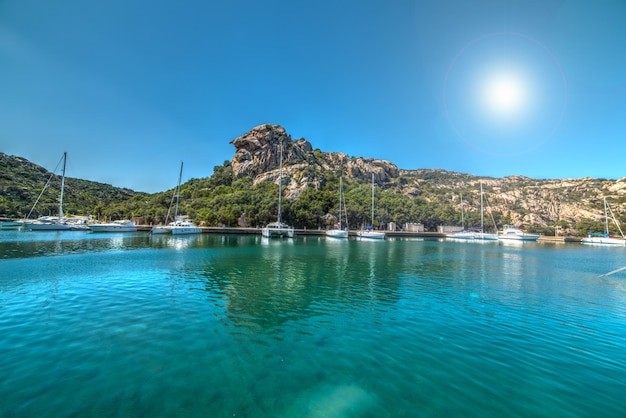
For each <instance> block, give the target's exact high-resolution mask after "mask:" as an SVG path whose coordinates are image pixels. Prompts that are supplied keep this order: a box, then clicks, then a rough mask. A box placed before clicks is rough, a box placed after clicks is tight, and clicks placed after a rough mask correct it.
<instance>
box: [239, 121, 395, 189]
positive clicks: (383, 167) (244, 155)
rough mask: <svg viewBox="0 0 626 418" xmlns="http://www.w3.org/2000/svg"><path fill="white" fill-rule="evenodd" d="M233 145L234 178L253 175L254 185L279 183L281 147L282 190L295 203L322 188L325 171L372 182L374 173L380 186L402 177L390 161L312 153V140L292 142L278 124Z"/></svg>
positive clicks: (248, 133)
mask: <svg viewBox="0 0 626 418" xmlns="http://www.w3.org/2000/svg"><path fill="white" fill-rule="evenodd" d="M230 143H231V144H233V145H234V146H235V148H236V151H235V155H234V156H233V160H232V162H231V166H232V170H233V173H234V175H235V176H236V177H243V176H251V177H253V178H254V183H255V184H256V183H259V182H263V181H273V182H276V183H278V179H279V170H280V154H281V148H282V160H283V187H284V188H285V189H286V192H285V193H286V198H287V199H290V200H295V199H296V198H297V197H298V196H299V195H300V193H302V192H303V191H304V190H305V189H306V188H307V187H314V188H316V189H319V188H320V187H321V186H322V183H323V176H322V175H321V174H322V172H323V171H324V170H326V171H334V172H339V171H340V170H342V169H343V173H344V175H347V176H348V177H351V178H355V179H360V180H366V179H369V180H371V176H372V174H373V175H374V181H375V182H376V183H377V184H379V185H384V184H388V183H389V182H391V181H392V180H393V179H395V178H397V177H398V176H399V175H400V174H399V170H398V167H396V166H395V165H394V164H391V163H390V162H388V161H384V160H376V159H373V158H354V157H349V156H348V155H347V154H343V153H339V152H331V153H323V152H321V151H319V150H313V147H312V146H311V144H310V143H309V141H307V140H306V139H304V138H301V139H298V140H292V139H291V135H289V134H287V133H286V132H285V128H283V127H282V126H279V125H271V124H265V125H259V126H257V127H255V128H253V129H252V130H251V131H249V132H247V133H245V134H243V135H242V136H240V137H238V138H235V139H233V140H232V141H231V142H230ZM369 180H368V181H369Z"/></svg>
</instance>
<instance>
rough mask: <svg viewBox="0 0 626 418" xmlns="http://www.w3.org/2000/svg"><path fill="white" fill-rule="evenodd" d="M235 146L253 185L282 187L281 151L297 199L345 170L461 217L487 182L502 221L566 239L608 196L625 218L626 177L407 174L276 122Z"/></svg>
mask: <svg viewBox="0 0 626 418" xmlns="http://www.w3.org/2000/svg"><path fill="white" fill-rule="evenodd" d="M231 143H232V144H233V145H234V146H235V148H236V151H235V155H234V157H233V159H232V170H233V173H234V175H235V176H236V177H244V176H247V177H251V178H252V179H253V183H254V184H257V183H261V182H266V181H272V182H275V183H278V178H279V159H280V150H281V148H282V152H283V188H284V189H285V197H286V198H287V199H289V200H291V201H295V200H297V198H298V196H300V195H301V194H302V193H303V192H304V191H305V190H307V189H309V188H313V189H317V190H320V189H322V188H323V186H324V179H325V178H326V176H325V175H324V173H325V172H327V171H332V172H335V173H339V172H340V171H341V172H342V173H343V175H344V176H345V177H347V178H349V179H353V180H355V181H357V182H360V183H367V182H369V181H371V176H372V174H373V175H374V179H375V180H374V181H375V183H376V185H377V186H378V187H380V188H381V189H382V190H393V191H395V192H397V193H399V194H401V195H403V196H405V197H408V198H414V197H417V196H420V197H421V198H424V199H426V201H428V202H431V203H433V204H440V205H451V206H452V207H453V208H454V209H455V210H457V211H458V212H460V211H461V196H462V198H463V207H464V210H465V211H466V212H469V213H472V212H474V213H476V212H478V211H479V207H480V184H481V183H482V184H483V188H484V190H485V196H486V200H487V202H488V204H489V208H490V209H491V210H492V211H493V212H494V213H497V214H498V215H499V217H500V218H501V219H506V220H507V221H508V222H511V223H514V224H518V225H526V226H528V225H537V226H540V227H543V228H552V227H554V226H556V225H561V227H562V228H563V232H565V233H574V232H575V231H573V230H571V227H573V225H574V224H575V223H577V222H579V221H581V220H583V219H590V220H595V221H602V220H603V216H604V213H603V198H604V197H606V198H607V201H608V202H609V205H610V208H611V209H612V211H613V212H614V214H615V216H616V217H618V218H620V219H621V220H622V221H624V220H625V219H626V177H624V178H621V179H619V180H606V179H593V178H576V179H553V180H539V179H531V178H527V177H523V176H511V177H504V178H492V177H477V176H472V175H469V174H462V173H454V172H449V171H445V170H425V169H421V170H402V169H398V167H396V166H395V165H394V164H392V163H390V162H388V161H384V160H375V159H371V158H362V157H350V156H348V155H346V154H342V153H337V152H327V153H325V152H322V151H320V150H318V149H313V147H312V145H311V144H310V143H309V141H307V140H306V139H304V138H300V139H297V140H292V139H291V136H290V135H289V134H288V133H286V132H285V129H284V128H283V127H281V126H279V125H270V124H266V125H261V126H257V127H255V128H253V129H252V130H251V131H249V132H247V133H245V134H244V135H242V136H240V137H238V138H235V139H234V140H232V141H231ZM416 222H419V220H416ZM568 228H570V230H568Z"/></svg>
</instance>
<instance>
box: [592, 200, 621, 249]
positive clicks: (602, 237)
mask: <svg viewBox="0 0 626 418" xmlns="http://www.w3.org/2000/svg"><path fill="white" fill-rule="evenodd" d="M608 211H610V212H611V217H612V218H613V222H615V225H617V229H619V232H620V234H622V238H613V237H612V236H611V235H610V234H609V216H608ZM581 242H582V243H583V244H599V245H626V239H625V237H624V233H623V232H622V228H620V226H619V223H617V220H616V219H615V216H614V215H613V211H611V208H610V207H609V205H608V204H607V203H606V197H605V198H604V233H603V234H600V233H592V232H589V233H587V236H586V237H585V238H583V239H582V240H581Z"/></svg>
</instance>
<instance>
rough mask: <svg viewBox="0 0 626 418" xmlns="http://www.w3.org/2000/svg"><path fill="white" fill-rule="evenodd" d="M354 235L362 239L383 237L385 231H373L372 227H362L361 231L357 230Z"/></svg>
mask: <svg viewBox="0 0 626 418" xmlns="http://www.w3.org/2000/svg"><path fill="white" fill-rule="evenodd" d="M356 236H357V237H359V238H362V239H377V240H380V239H385V232H384V231H374V230H373V229H364V230H361V231H358V232H357V233H356Z"/></svg>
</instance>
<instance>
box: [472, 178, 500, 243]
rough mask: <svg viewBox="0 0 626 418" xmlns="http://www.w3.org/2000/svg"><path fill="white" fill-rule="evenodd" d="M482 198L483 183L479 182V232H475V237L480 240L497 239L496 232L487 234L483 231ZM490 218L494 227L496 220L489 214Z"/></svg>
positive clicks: (483, 209) (483, 211)
mask: <svg viewBox="0 0 626 418" xmlns="http://www.w3.org/2000/svg"><path fill="white" fill-rule="evenodd" d="M483 198H484V192H483V184H482V183H480V232H477V233H476V238H475V239H477V240H482V241H497V240H498V234H497V233H495V234H489V233H486V232H485V208H484V205H483ZM490 213H491V212H490ZM491 220H492V221H493V225H494V227H495V225H496V222H495V221H494V220H493V215H491ZM496 231H497V228H496Z"/></svg>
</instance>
